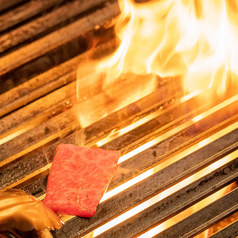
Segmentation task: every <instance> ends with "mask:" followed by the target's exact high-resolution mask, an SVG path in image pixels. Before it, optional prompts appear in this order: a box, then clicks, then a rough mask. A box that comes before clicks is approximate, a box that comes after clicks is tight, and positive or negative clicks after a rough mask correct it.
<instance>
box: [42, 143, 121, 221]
mask: <svg viewBox="0 0 238 238" xmlns="http://www.w3.org/2000/svg"><path fill="white" fill-rule="evenodd" d="M119 157H120V152H119V151H112V150H103V149H98V148H89V147H78V146H74V145H69V144H60V145H59V146H58V147H57V149H56V155H55V157H54V159H53V163H52V168H51V171H50V175H49V178H48V184H47V191H46V197H45V199H44V203H46V204H47V205H48V206H49V207H50V208H51V209H52V210H54V211H55V212H56V213H58V214H68V215H77V216H80V217H91V216H93V215H94V214H95V212H96V208H97V206H98V203H99V201H100V199H101V198H102V196H103V194H104V192H105V191H106V189H107V187H108V185H109V183H110V180H111V179H112V176H113V173H114V172H115V170H116V167H117V162H118V159H119Z"/></svg>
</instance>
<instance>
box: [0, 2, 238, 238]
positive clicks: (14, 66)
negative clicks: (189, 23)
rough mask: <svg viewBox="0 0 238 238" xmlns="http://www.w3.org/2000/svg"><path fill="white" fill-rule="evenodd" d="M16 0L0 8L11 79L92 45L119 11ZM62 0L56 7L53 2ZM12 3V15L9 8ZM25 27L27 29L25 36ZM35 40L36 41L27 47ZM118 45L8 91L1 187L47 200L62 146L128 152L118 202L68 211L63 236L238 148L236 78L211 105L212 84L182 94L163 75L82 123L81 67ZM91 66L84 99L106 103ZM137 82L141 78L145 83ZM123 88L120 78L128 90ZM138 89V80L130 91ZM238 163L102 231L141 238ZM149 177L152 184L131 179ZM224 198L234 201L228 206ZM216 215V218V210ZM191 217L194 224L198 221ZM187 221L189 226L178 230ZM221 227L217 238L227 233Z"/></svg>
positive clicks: (3, 69) (234, 171) (4, 69)
mask: <svg viewBox="0 0 238 238" xmlns="http://www.w3.org/2000/svg"><path fill="white" fill-rule="evenodd" d="M2 2H5V1H2ZM7 2H9V4H6V5H5V7H3V6H2V4H1V0H0V11H4V13H3V15H2V16H0V20H1V19H2V20H3V21H5V22H6V24H4V25H0V31H2V33H3V34H2V36H1V37H0V52H2V56H3V57H2V58H1V59H0V75H1V80H2V81H3V82H5V81H6V82H8V77H14V75H17V74H18V72H21V71H25V70H26V69H27V67H26V66H28V69H29V68H34V66H35V65H36V64H37V63H38V61H37V59H39V58H40V57H44V56H45V55H50V54H51V53H52V52H57V54H58V55H60V52H61V50H62V49H64V50H67V47H66V45H67V44H71V43H72V42H75V41H77V40H79V39H82V38H85V39H84V41H86V39H87V38H88V37H91V36H92V35H93V34H96V33H95V32H94V31H95V29H94V28H95V26H96V25H100V26H102V25H104V24H105V23H107V21H109V20H111V18H113V17H115V16H116V15H117V14H118V11H119V9H118V4H117V3H116V2H115V1H105V0H97V1H84V0H74V1H73V0H72V1H63V0H58V1H57V0H51V1H46V2H45V1H42V5H40V4H39V3H40V1H38V0H36V1H22V0H17V1H7ZM7 2H6V3H7ZM10 2H11V4H10ZM23 2H24V4H22V5H21V3H23ZM55 4H56V5H57V6H56V7H53V5H55ZM15 5H16V8H14V6H15ZM79 5H80V7H79ZM8 8H9V12H7V10H6V9H8ZM21 11H22V12H21ZM42 11H46V13H45V14H43V12H42ZM23 13H25V14H23ZM13 15H15V18H14V19H13V20H12V21H10V20H7V19H8V18H9V17H10V16H13ZM71 21H72V22H71ZM32 28H33V29H32ZM104 30H105V29H104ZM22 31H24V32H26V34H22ZM107 32H110V30H107ZM18 36H19V37H18ZM30 38H31V40H32V42H30V44H28V43H29V41H30ZM9 40H10V41H9ZM108 40H110V41H108ZM115 47H116V43H115V40H114V39H112V34H110V36H106V37H104V38H103V40H102V44H101V45H99V46H98V47H96V49H94V50H92V51H87V52H85V49H81V48H80V49H79V50H78V51H77V54H76V53H75V54H73V56H68V57H66V59H65V60H61V61H59V62H62V63H61V64H59V63H58V64H57V63H56V64H55V65H53V66H52V65H51V66H50V65H47V67H48V68H47V67H46V71H45V70H42V71H43V72H42V71H40V73H42V74H39V72H38V71H35V72H34V73H33V74H29V75H30V76H28V78H27V79H28V80H25V82H24V83H22V84H19V85H18V86H16V87H14V88H12V89H11V90H8V91H7V92H5V93H3V94H2V95H0V116H1V119H0V152H1V153H0V188H1V190H2V191H4V190H6V189H7V188H20V189H23V190H26V191H27V192H29V193H31V194H33V195H35V196H36V197H38V198H40V199H43V197H44V195H45V189H46V185H47V178H48V174H49V172H50V168H51V163H52V160H53V156H54V154H55V149H56V147H57V145H58V144H60V143H71V144H76V145H86V146H98V147H101V148H104V149H113V150H120V151H121V154H122V157H121V160H120V163H119V164H118V169H117V171H116V173H115V175H114V177H113V179H112V181H111V183H110V185H109V187H108V193H107V194H106V196H105V197H107V196H108V197H109V198H107V199H105V200H103V201H102V202H101V203H100V204H99V206H98V209H97V212H96V214H95V216H93V217H92V218H90V219H84V218H79V217H69V216H63V217H62V219H63V220H64V221H65V225H64V226H63V228H62V229H60V230H57V231H53V232H52V234H53V236H54V237H55V238H56V237H57V238H58V237H59V238H61V237H72V238H73V237H78V236H80V237H81V236H83V235H84V234H87V233H88V232H90V231H92V230H94V229H96V228H98V227H100V226H102V225H104V224H107V223H108V222H109V221H111V220H113V219H115V218H117V217H119V216H120V215H121V214H124V213H125V212H126V211H130V210H131V209H132V208H137V206H138V205H139V204H142V203H144V202H147V201H150V199H152V198H154V197H155V196H158V195H159V194H160V193H161V192H163V191H166V190H168V189H169V188H171V187H172V186H175V185H177V184H178V183H179V182H181V181H183V180H184V179H186V178H188V177H189V176H192V175H195V174H197V173H198V172H200V171H201V170H202V169H204V168H206V167H207V166H208V165H210V164H212V163H214V162H216V161H220V160H222V158H224V157H225V156H228V155H232V156H234V155H236V154H235V153H237V149H238V144H237V141H238V129H237V128H238V126H237V123H238V96H237V90H238V85H233V84H232V85H230V86H229V89H228V93H226V94H225V95H223V96H222V97H220V98H216V99H213V100H211V101H210V102H208V101H207V100H206V97H205V96H206V95H207V94H210V93H213V92H212V89H209V90H207V91H206V92H203V93H199V94H194V95H188V94H186V93H184V91H183V85H182V81H181V79H179V78H176V79H160V78H158V79H157V81H158V85H157V88H156V90H155V91H154V92H153V93H151V94H149V95H148V96H146V97H144V98H141V99H140V100H138V101H136V102H134V103H131V104H130V105H127V106H125V107H124V108H122V109H120V110H117V111H114V112H113V113H109V115H107V116H106V117H105V118H102V119H100V118H99V119H98V120H97V121H96V122H95V123H93V124H91V125H90V126H88V127H86V128H83V129H82V128H80V126H79V123H78V118H77V115H76V114H77V98H76V94H75V88H76V81H75V80H76V71H77V66H78V64H83V63H84V62H85V61H87V60H88V59H90V58H94V59H95V58H97V59H98V58H100V57H102V56H104V55H107V54H108V53H110V52H111V51H112V50H113V49H115ZM85 48H86V47H85ZM9 52H10V53H9ZM82 52H84V53H83V54H82ZM78 54H79V55H78ZM71 57H74V58H71ZM39 62H40V61H39ZM52 67H53V68H52ZM90 70H91V69H87V70H86V71H85V72H84V74H85V77H83V78H81V82H82V81H84V82H87V86H88V88H85V89H83V90H85V91H88V92H90V95H92V98H90V99H89V100H85V101H84V102H82V103H84V104H85V105H90V103H91V101H92V100H98V98H100V97H101V96H102V94H103V92H101V91H100V87H101V85H99V84H100V83H96V84H93V85H90V83H91V82H92V81H95V80H94V76H95V75H94V73H92V72H90ZM31 75H33V76H31ZM133 82H134V83H137V79H136V78H135V80H134V81H133ZM123 87H124V86H123V85H121V84H119V88H120V89H121V90H123ZM129 87H131V85H128V88H127V90H129ZM119 96H121V95H119ZM204 98H205V99H204ZM113 105H114V104H113V102H109V104H108V105H107V106H108V107H113ZM94 113H95V111H92V114H94ZM208 140H209V142H207V141H208ZM237 160H238V158H237V157H236V156H234V158H233V159H232V161H230V162H229V163H226V164H223V165H221V167H220V168H218V169H216V170H215V171H214V172H209V173H208V174H207V175H204V176H203V177H200V178H198V180H197V181H194V182H191V184H189V185H186V186H185V187H182V188H181V189H180V190H179V191H177V192H175V193H174V194H172V195H169V196H168V197H166V198H164V199H163V200H160V201H158V202H157V203H154V204H152V205H151V206H149V207H147V208H146V209H144V210H143V211H141V212H139V213H137V214H136V215H135V216H132V217H130V218H128V219H127V220H126V221H124V222H123V223H121V224H118V225H116V226H114V227H113V228H112V229H109V230H108V231H106V232H105V233H102V234H101V235H99V237H133V236H138V235H139V234H143V233H144V232H146V231H147V230H149V229H151V228H152V227H154V226H156V225H158V224H160V223H162V222H164V221H166V220H168V219H170V218H171V217H173V216H175V215H176V214H178V213H180V212H181V211H184V210H185V209H187V208H189V207H191V206H192V205H193V204H196V203H197V202H199V201H201V200H202V199H204V198H206V197H208V196H209V195H210V194H213V193H214V192H215V191H218V190H220V189H221V188H223V187H225V186H227V185H229V184H231V183H233V182H234V181H236V180H237V179H238V161H237ZM152 171H153V172H154V174H152ZM143 176H144V179H143V180H140V181H137V182H136V183H135V184H133V185H128V184H129V183H130V182H131V181H134V180H135V179H136V178H138V177H143ZM123 185H127V187H126V188H125V189H124V190H123V191H121V192H119V193H116V194H115V195H113V196H111V197H110V196H109V195H110V194H112V193H113V192H115V191H116V190H117V189H119V188H121V187H122V186H123ZM235 196H236V197H237V189H236V190H234V191H232V192H231V193H229V194H228V195H227V196H224V197H222V198H221V199H220V200H218V201H217V202H215V203H212V204H211V205H210V206H208V207H207V208H206V209H203V210H201V211H198V212H197V213H196V214H194V215H192V216H190V218H187V219H184V220H183V221H182V222H181V223H178V224H176V225H175V226H173V227H171V228H169V229H167V230H165V231H164V232H163V233H161V234H159V235H158V237H161V236H163V235H162V234H164V236H163V237H166V236H165V235H166V234H168V237H173V234H175V236H174V237H179V236H180V235H184V237H190V236H193V235H195V234H198V233H201V232H202V231H203V230H205V229H207V228H209V227H210V226H211V225H213V224H214V223H216V222H218V221H219V220H221V219H224V218H225V217H226V216H228V215H230V214H232V213H234V212H236V211H237V204H238V201H237V198H234V197H235ZM233 198H234V199H233ZM224 201H225V202H227V201H228V202H230V201H231V202H232V203H231V204H223V203H224ZM220 204H221V205H222V206H221V210H219V209H218V210H219V213H216V210H217V208H218V207H219V208H220ZM209 211H210V212H211V214H213V216H211V217H209V216H208V215H209ZM198 216H203V219H204V220H203V223H202V224H199V219H197V217H198ZM191 219H192V220H193V221H194V224H191V225H190V223H191ZM179 224H182V225H181V227H180V228H179V229H177V228H176V227H177V226H178V225H179ZM235 225H237V222H236V223H234V224H233V225H231V226H229V228H226V229H224V230H223V231H221V232H219V233H220V234H224V232H226V233H225V234H235V232H234V231H233V230H234V227H235ZM183 227H186V228H187V230H185V229H183ZM184 232H185V233H184ZM219 233H217V236H218V237H221V235H220V236H219Z"/></svg>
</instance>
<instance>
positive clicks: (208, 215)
mask: <svg viewBox="0 0 238 238" xmlns="http://www.w3.org/2000/svg"><path fill="white" fill-rule="evenodd" d="M218 208H219V209H218ZM237 211H238V188H236V189H235V190H233V191H232V192H230V193H228V194H227V195H226V196H224V197H222V198H220V199H219V200H217V201H215V202H214V203H212V204H211V205H209V206H207V207H205V208H204V209H202V210H201V211H199V212H197V213H195V214H193V215H191V216H190V217H188V218H187V219H186V220H185V221H184V222H179V223H177V224H176V225H174V226H173V227H171V228H170V229H167V230H165V231H164V232H161V233H160V234H159V235H157V236H154V238H162V237H163V238H166V237H183V238H186V237H193V236H194V235H196V234H198V233H200V232H201V231H203V230H205V229H207V228H208V227H210V226H212V225H213V224H215V223H217V222H218V221H220V220H222V219H224V218H226V217H227V216H229V215H231V214H233V213H235V212H237Z"/></svg>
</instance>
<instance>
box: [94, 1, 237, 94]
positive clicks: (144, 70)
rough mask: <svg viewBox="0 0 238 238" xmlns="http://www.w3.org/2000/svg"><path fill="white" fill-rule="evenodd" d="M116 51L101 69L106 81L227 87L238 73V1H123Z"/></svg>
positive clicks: (195, 88) (193, 88) (191, 88)
mask: <svg viewBox="0 0 238 238" xmlns="http://www.w3.org/2000/svg"><path fill="white" fill-rule="evenodd" d="M119 6H120V9H121V14H120V16H119V17H118V19H116V25H115V29H116V33H117V35H118V39H119V40H120V46H119V47H118V50H117V51H116V52H115V53H114V54H113V55H112V56H110V57H109V58H107V59H105V60H104V61H102V62H101V63H100V64H99V65H98V69H99V70H102V71H105V70H106V72H107V80H108V81H110V80H111V79H112V78H118V77H119V76H120V75H121V74H124V73H133V74H137V75H138V74H140V75H146V74H153V75H159V76H160V77H171V76H183V77H184V83H185V89H186V90H188V91H191V92H193V91H198V90H199V91H200V90H205V89H207V88H211V87H212V86H214V87H215V88H216V90H217V92H218V93H222V92H224V90H225V89H226V86H227V75H228V74H229V73H230V72H233V73H234V74H235V75H238V67H237V66H236V65H235V62H237V60H238V48H237V47H236V44H237V43H236V42H237V41H238V30H237V29H238V28H237V26H238V18H237V13H238V10H237V9H238V3H237V1H236V0H209V1H207V0H152V1H148V2H146V3H136V2H135V1H133V0H119Z"/></svg>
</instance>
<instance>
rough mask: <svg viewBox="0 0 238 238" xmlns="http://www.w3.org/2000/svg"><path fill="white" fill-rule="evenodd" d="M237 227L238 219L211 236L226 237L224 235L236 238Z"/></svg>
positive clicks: (214, 237)
mask: <svg viewBox="0 0 238 238" xmlns="http://www.w3.org/2000/svg"><path fill="white" fill-rule="evenodd" d="M237 227H238V221H235V222H234V223H232V224H231V225H229V226H227V227H226V228H224V229H222V230H221V231H219V232H217V233H216V234H214V235H212V236H211V237H210V238H224V237H230V238H236V237H237V236H238V229H237Z"/></svg>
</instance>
